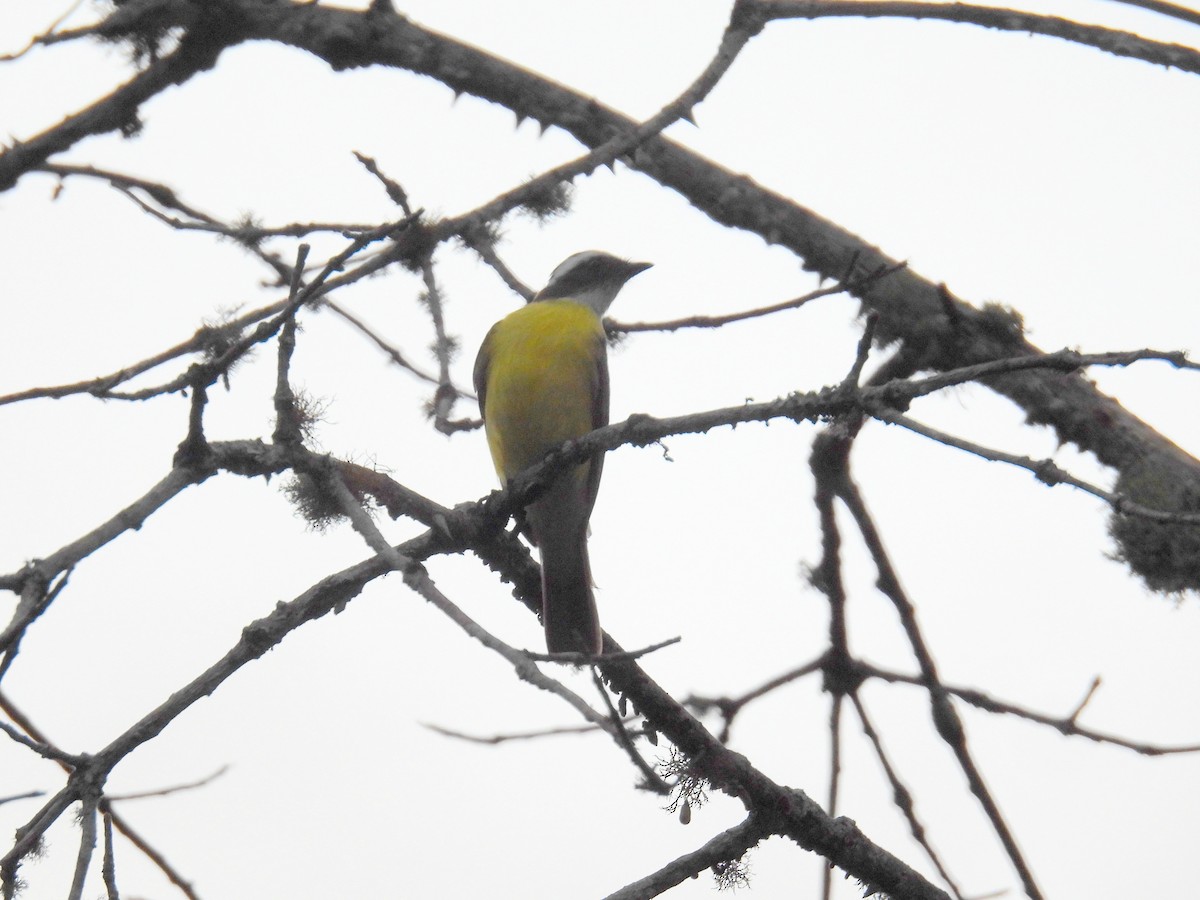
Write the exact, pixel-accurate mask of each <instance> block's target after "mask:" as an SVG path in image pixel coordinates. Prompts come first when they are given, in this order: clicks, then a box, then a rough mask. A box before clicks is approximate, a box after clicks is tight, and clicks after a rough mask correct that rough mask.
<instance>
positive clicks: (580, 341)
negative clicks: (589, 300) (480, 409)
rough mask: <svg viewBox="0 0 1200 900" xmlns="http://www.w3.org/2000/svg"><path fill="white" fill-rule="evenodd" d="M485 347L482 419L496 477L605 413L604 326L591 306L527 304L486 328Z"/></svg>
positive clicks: (511, 471)
mask: <svg viewBox="0 0 1200 900" xmlns="http://www.w3.org/2000/svg"><path fill="white" fill-rule="evenodd" d="M483 353H484V354H485V356H486V366H487V368H486V381H485V383H486V402H485V405H484V422H485V425H486V427H487V438H488V447H489V448H490V449H491V452H492V461H493V462H494V463H495V465H496V472H497V473H498V474H499V475H500V478H501V480H508V479H510V478H513V477H514V476H515V475H517V474H518V473H519V472H521V471H522V470H523V469H525V468H528V467H529V466H531V465H532V464H533V463H536V462H537V461H538V460H540V459H541V458H542V457H543V456H545V455H546V454H547V453H548V452H549V451H550V450H552V449H553V448H554V447H556V446H558V445H560V444H562V443H563V442H564V441H567V440H571V439H572V438H577V437H580V436H582V435H584V434H587V433H588V432H589V431H591V430H592V429H593V428H594V427H596V426H597V425H598V424H602V421H603V420H601V421H597V420H598V417H599V416H600V415H603V416H604V417H605V418H606V417H607V411H606V410H605V411H603V412H602V413H600V412H598V410H597V398H598V397H599V392H600V379H601V377H602V375H601V373H602V371H603V368H602V367H603V365H604V353H605V348H604V327H603V325H602V324H601V322H600V317H599V316H597V315H596V313H595V312H594V311H593V310H592V309H591V308H590V307H587V306H584V305H583V304H580V303H575V302H573V301H570V300H540V301H537V302H535V303H530V304H529V305H528V306H524V307H522V308H521V309H518V310H517V311H516V312H514V313H511V314H510V315H508V316H506V317H505V318H503V319H501V320H500V321H499V322H497V323H496V324H495V325H494V326H492V330H491V331H490V332H488V335H487V337H486V338H485V340H484V345H483ZM585 471H586V468H585Z"/></svg>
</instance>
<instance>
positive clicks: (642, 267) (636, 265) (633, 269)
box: [625, 262, 654, 281]
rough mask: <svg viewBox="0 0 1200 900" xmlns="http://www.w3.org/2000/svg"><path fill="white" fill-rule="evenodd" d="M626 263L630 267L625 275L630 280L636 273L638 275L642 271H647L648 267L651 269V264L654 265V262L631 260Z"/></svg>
mask: <svg viewBox="0 0 1200 900" xmlns="http://www.w3.org/2000/svg"><path fill="white" fill-rule="evenodd" d="M626 265H627V266H628V267H629V269H628V274H627V275H626V276H625V280H626V281H628V280H629V279H630V278H632V277H633V276H634V275H637V274H638V273H640V272H645V271H646V270H647V269H649V268H650V267H651V266H653V265H654V263H648V262H631V263H626Z"/></svg>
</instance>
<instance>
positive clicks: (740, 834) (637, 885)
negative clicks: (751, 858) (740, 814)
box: [605, 816, 771, 900]
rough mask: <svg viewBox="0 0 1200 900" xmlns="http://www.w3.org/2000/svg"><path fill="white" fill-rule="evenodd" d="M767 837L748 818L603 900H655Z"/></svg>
mask: <svg viewBox="0 0 1200 900" xmlns="http://www.w3.org/2000/svg"><path fill="white" fill-rule="evenodd" d="M770 834H771V832H770V830H769V829H768V828H765V827H764V826H763V825H762V823H761V822H760V821H759V820H758V818H757V817H755V816H750V818H748V819H746V820H745V821H744V822H742V823H741V824H740V825H735V826H734V827H733V828H730V829H728V830H726V831H722V832H721V833H720V834H718V835H717V836H716V837H714V838H712V839H711V840H709V841H708V842H707V843H705V844H704V846H702V847H700V848H699V849H698V850H694V851H692V852H691V853H687V854H684V855H683V856H681V857H679V858H678V859H675V860H672V861H671V862H670V863H668V864H667V865H665V866H663V867H662V868H661V869H659V870H658V871H657V872H654V873H652V874H650V875H647V876H646V877H645V878H639V879H638V880H637V881H635V882H633V883H631V884H627V885H625V887H623V888H621V889H620V890H619V891H614V892H613V893H611V894H609V895H608V896H607V897H605V900H646V898H648V897H657V896H659V895H660V894H663V893H666V892H667V891H669V890H670V889H671V888H673V887H675V886H676V885H677V884H682V883H683V882H684V881H686V880H687V879H688V878H695V877H696V876H697V875H698V874H699V873H701V872H703V871H704V870H705V869H712V868H714V867H717V866H720V865H721V864H722V863H729V862H734V861H736V860H739V859H741V858H742V856H744V855H745V853H746V851H747V850H750V849H751V848H752V847H755V846H757V845H758V843H759V842H760V841H762V839H763V838H765V837H768V836H769V835H770Z"/></svg>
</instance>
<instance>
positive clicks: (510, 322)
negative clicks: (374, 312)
mask: <svg viewBox="0 0 1200 900" xmlns="http://www.w3.org/2000/svg"><path fill="white" fill-rule="evenodd" d="M648 268H650V263H641V262H628V261H627V260H623V259H618V258H617V257H615V256H610V255H608V254H607V253H600V252H598V251H596V250H588V251H585V252H583V253H576V254H574V255H573V256H569V257H567V258H566V259H565V260H564V261H563V262H562V263H560V264H559V265H558V267H557V268H556V269H555V270H554V271H553V272H552V273H551V274H550V281H549V283H548V284H547V285H546V286H545V287H544V288H542V289H541V290H540V291H538V293H537V294H536V295H535V296H534V298H533V300H531V301H530V302H529V303H528V304H527V305H526V306H524V307H522V308H521V309H518V310H517V311H516V312H514V313H511V314H510V315H508V316H506V317H504V318H503V319H501V320H500V321H499V322H497V323H496V324H495V325H493V326H492V329H491V331H489V332H488V333H487V337H485V338H484V339H483V345H482V346H481V347H480V348H479V356H478V357H477V358H476V360H475V392H476V393H477V394H478V395H479V409H480V412H481V413H482V414H483V423H484V427H485V428H486V430H487V440H488V447H489V449H490V450H491V451H492V462H494V463H495V465H496V473H497V474H498V475H499V476H500V480H501V482H503V483H504V484H508V483H509V482H510V481H511V480H512V479H513V478H515V477H516V476H517V475H518V474H519V473H520V472H521V471H522V470H524V469H527V468H528V467H529V466H532V465H533V464H534V463H536V462H539V461H540V460H541V459H542V458H543V457H544V456H545V455H546V454H547V453H549V452H550V451H551V450H553V449H554V448H555V447H558V446H559V445H560V444H562V443H564V442H565V441H569V440H572V439H574V438H578V437H581V436H583V435H585V434H587V433H588V432H589V431H591V430H592V429H594V428H599V427H601V426H602V425H607V424H608V358H607V351H606V348H605V340H604V326H603V325H601V323H600V317H601V316H602V315H604V312H605V310H607V309H608V307H609V304H610V303H612V302H613V299H614V298H615V297H616V296H617V293H618V292H619V291H620V290H621V288H622V286H623V285H624V284H625V282H626V281H628V280H629V279H630V278H632V277H633V276H634V275H636V274H638V272H642V271H644V270H646V269H648ZM603 465H604V454H603V453H596V454H594V455H593V456H592V457H591V458H590V459H589V460H587V461H585V462H583V463H580V464H579V465H577V466H574V467H573V468H571V469H570V470H567V471H564V472H561V473H558V474H557V475H556V476H555V477H554V480H553V481H552V482H551V483H550V484H549V485H548V486H547V487H546V489H545V490H544V491H543V492H542V493H541V495H540V496H538V498H537V499H536V500H534V501H533V502H532V503H530V504H529V506H528V507H527V508H526V510H525V524H526V526H527V528H526V532H527V535H528V537H529V539H530V540H531V541H532V542H533V544H534V545H535V546H536V547H537V548H538V550H539V552H540V553H541V557H542V622H543V624H544V625H545V626H546V647H547V648H548V649H549V651H550V652H551V653H561V652H564V651H572V650H574V651H582V652H584V653H592V654H597V653H599V652H600V643H601V633H600V620H599V618H598V617H597V615H596V600H595V598H594V597H593V596H592V575H591V571H590V569H589V566H588V552H587V537H588V517H589V516H591V514H592V505H593V504H594V503H595V502H596V490H597V488H598V487H599V486H600V470H601V469H602V467H603Z"/></svg>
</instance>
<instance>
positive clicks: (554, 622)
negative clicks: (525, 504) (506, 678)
mask: <svg viewBox="0 0 1200 900" xmlns="http://www.w3.org/2000/svg"><path fill="white" fill-rule="evenodd" d="M539 549H540V550H541V555H542V622H543V623H544V624H545V626H546V649H547V650H549V651H550V652H551V653H566V652H571V651H574V652H582V653H591V654H593V655H596V654H599V653H600V645H601V642H602V636H601V633H600V617H599V615H598V614H597V612H596V598H595V597H594V596H593V595H592V573H591V568H590V566H589V564H588V551H587V524H586V522H585V523H584V525H583V528H582V529H580V530H579V531H577V532H576V533H575V534H559V535H552V534H550V535H543V536H542V539H541V542H540V546H539Z"/></svg>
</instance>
